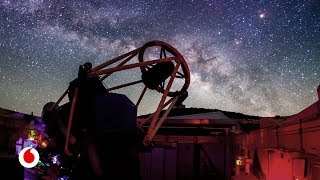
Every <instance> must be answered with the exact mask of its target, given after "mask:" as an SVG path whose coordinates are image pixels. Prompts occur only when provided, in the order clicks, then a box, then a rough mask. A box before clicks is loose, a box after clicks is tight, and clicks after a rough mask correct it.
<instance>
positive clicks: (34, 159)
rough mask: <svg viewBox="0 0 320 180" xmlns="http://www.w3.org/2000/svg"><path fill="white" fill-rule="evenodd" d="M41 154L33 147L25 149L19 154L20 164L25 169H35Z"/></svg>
mask: <svg viewBox="0 0 320 180" xmlns="http://www.w3.org/2000/svg"><path fill="white" fill-rule="evenodd" d="M39 159H40V157H39V153H38V151H37V150H36V149H34V148H32V147H26V148H23V149H22V150H21V151H20V153H19V162H20V164H21V165H22V166H23V167H25V168H33V167H35V166H36V165H37V164H38V162H39Z"/></svg>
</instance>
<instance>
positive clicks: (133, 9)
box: [0, 0, 320, 116]
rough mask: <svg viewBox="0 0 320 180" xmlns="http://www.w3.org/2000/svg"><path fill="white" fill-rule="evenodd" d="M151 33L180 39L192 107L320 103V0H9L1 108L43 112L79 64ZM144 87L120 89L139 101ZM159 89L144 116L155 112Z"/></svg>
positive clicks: (284, 110) (0, 16)
mask: <svg viewBox="0 0 320 180" xmlns="http://www.w3.org/2000/svg"><path fill="white" fill-rule="evenodd" d="M151 40H161V41H164V42H167V43H169V44H171V45H173V46H174V47H175V48H176V49H177V50H178V51H179V52H180V53H181V54H182V55H183V56H184V58H185V59H186V61H187V63H188V65H189V68H190V72H191V84H190V87H189V90H188V91H189V97H188V98H187V100H186V101H185V102H184V103H185V105H186V107H203V108H210V109H221V110H226V111H234V112H241V113H245V114H252V115H260V116H274V115H292V114H295V113H297V112H299V111H301V110H303V109H304V108H306V107H307V106H309V105H310V104H312V103H313V102H315V101H316V100H317V95H316V88H317V86H318V84H319V83H320V71H319V67H320V1H319V0H310V1H307V0H296V1H293V0H292V1H290V0H279V1H246V0H239V1H238V0H235V1H224V0H212V1H211V0H206V1H200V0H199V1H196V0H193V1H187V0H181V1H172V0H168V1H160V0H159V1H150V0H146V1H104V0H101V1H83V0H77V1H76V0H74V1H67V2H64V1H59V0H57V1H56V0H51V1H45V0H5V1H3V0H1V1H0V107H2V108H6V109H11V110H16V111H19V112H23V113H28V114H30V113H31V112H34V114H35V115H40V113H41V110H42V107H43V105H44V104H45V103H47V102H49V101H56V100H57V99H58V98H59V97H60V95H61V94H62V93H63V92H64V90H65V89H66V88H67V87H68V84H69V82H70V81H71V80H73V79H74V78H76V75H77V70H78V68H79V65H81V64H83V63H85V62H88V61H89V62H92V64H93V65H94V66H96V65H99V64H101V63H102V62H105V61H106V60H108V59H111V58H113V57H116V56H119V55H121V54H123V53H125V52H128V51H130V50H133V49H136V48H138V47H140V46H142V45H143V44H144V43H146V42H148V41H151ZM134 76H135V72H131V73H123V74H120V75H117V76H114V77H110V78H109V80H106V82H105V84H106V85H107V86H112V85H114V84H116V83H117V82H119V81H122V80H128V79H131V78H132V77H134ZM136 76H137V77H138V76H140V75H139V74H138V73H137V75H136ZM140 91H141V87H137V88H136V89H130V90H123V91H120V92H121V93H126V94H127V95H128V96H129V97H130V98H132V99H137V98H138V94H139V93H140ZM154 94H156V93H155V92H153V91H150V92H149V97H148V98H146V99H145V101H144V104H143V105H142V106H141V109H140V110H139V114H143V113H149V112H152V111H154V108H155V106H156V105H157V104H156V103H157V101H158V100H157V98H158V97H159V96H158V95H154ZM134 101H135V100H134Z"/></svg>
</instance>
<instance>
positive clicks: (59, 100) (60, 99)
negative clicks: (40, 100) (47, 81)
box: [50, 89, 68, 111]
mask: <svg viewBox="0 0 320 180" xmlns="http://www.w3.org/2000/svg"><path fill="white" fill-rule="evenodd" d="M67 93H68V89H67V90H65V91H64V93H63V94H62V96H60V98H59V99H58V101H57V102H56V103H55V104H54V105H53V106H52V108H51V109H50V111H52V110H54V109H55V108H56V107H57V106H58V105H59V103H60V102H61V101H62V99H63V98H64V97H65V96H66V95H67Z"/></svg>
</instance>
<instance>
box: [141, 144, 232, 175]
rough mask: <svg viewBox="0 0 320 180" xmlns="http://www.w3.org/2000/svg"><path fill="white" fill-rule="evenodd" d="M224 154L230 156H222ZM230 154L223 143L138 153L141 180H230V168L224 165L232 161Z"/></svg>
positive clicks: (189, 145) (228, 165)
mask: <svg viewBox="0 0 320 180" xmlns="http://www.w3.org/2000/svg"><path fill="white" fill-rule="evenodd" d="M197 145H198V146H197ZM197 148H198V149H197ZM225 152H227V153H229V154H228V155H227V156H225V155H226V154H225ZM197 153H198V154H197ZM230 153H232V151H231V150H229V151H226V144H224V143H221V144H220V143H201V144H194V143H178V144H176V145H174V146H173V147H172V148H164V147H156V148H154V149H153V150H152V152H149V153H140V174H141V176H142V179H143V180H149V179H153V180H175V179H177V180H180V179H181V180H187V179H195V178H196V179H199V178H206V177H207V178H208V177H209V178H211V179H230V178H231V173H232V165H231V163H225V162H231V161H232V160H231V157H232V155H231V154H230ZM225 160H226V161H225ZM197 166H198V167H197ZM197 170H198V172H197Z"/></svg>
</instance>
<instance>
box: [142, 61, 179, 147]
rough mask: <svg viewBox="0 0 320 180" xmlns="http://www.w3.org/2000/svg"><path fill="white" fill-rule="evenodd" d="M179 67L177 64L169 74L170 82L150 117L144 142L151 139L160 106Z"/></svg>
mask: <svg viewBox="0 0 320 180" xmlns="http://www.w3.org/2000/svg"><path fill="white" fill-rule="evenodd" d="M179 66H180V63H179V62H178V63H177V65H176V67H175V68H174V70H173V72H172V74H171V78H170V80H169V82H168V84H167V87H166V89H165V91H164V92H163V95H162V98H161V100H160V103H159V106H158V108H157V110H156V112H155V113H154V115H153V117H152V120H151V124H150V126H149V128H148V133H147V135H146V137H145V140H146V141H147V142H150V140H151V139H152V136H153V135H152V134H155V132H153V129H154V126H155V124H156V121H157V119H158V117H159V114H160V111H161V110H162V106H163V104H164V101H165V99H166V98H167V95H168V93H169V90H170V88H171V85H172V83H173V80H174V76H175V75H176V73H177V71H178V69H179ZM177 97H178V96H177ZM162 121H163V120H162Z"/></svg>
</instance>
